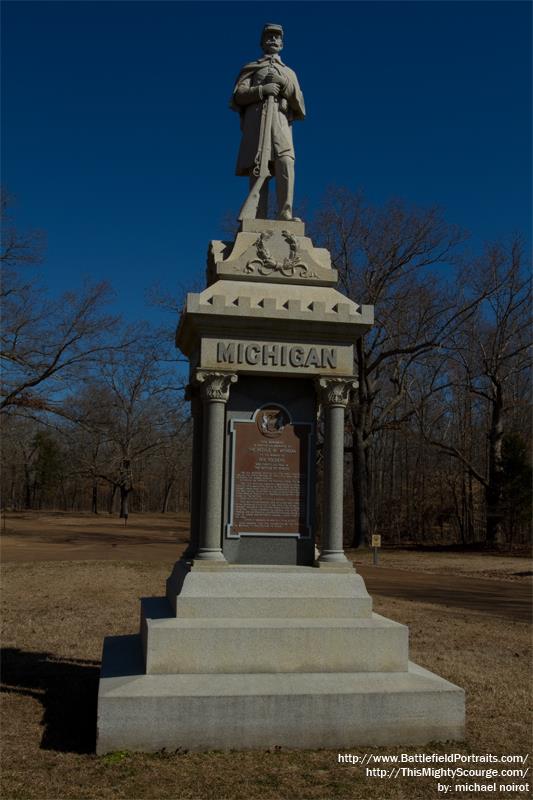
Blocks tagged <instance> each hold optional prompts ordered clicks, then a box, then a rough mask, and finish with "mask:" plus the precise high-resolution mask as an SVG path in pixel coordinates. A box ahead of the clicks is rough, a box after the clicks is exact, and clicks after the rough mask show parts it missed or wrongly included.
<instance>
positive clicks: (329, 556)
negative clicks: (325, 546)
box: [318, 550, 350, 566]
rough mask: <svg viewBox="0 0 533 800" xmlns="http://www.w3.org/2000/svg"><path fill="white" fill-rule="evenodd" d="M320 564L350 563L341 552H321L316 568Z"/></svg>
mask: <svg viewBox="0 0 533 800" xmlns="http://www.w3.org/2000/svg"><path fill="white" fill-rule="evenodd" d="M321 564H350V561H348V559H347V558H346V556H345V555H344V551H343V550H322V552H321V553H320V558H319V559H318V566H320V565H321Z"/></svg>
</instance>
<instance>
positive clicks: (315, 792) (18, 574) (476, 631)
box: [0, 515, 533, 800]
mask: <svg viewBox="0 0 533 800" xmlns="http://www.w3.org/2000/svg"><path fill="white" fill-rule="evenodd" d="M20 522H22V523H23V524H22V526H21V527H17V526H19V524H20ZM177 523H180V525H181V526H182V527H181V529H180V531H179V532H178V537H179V539H180V543H181V546H183V540H184V538H185V529H186V520H185V519H184V518H182V519H181V520H178V519H176V517H175V516H174V515H172V516H170V517H168V518H162V517H153V518H130V522H129V525H128V528H127V530H126V531H125V532H124V529H123V528H122V527H121V523H120V522H118V521H117V520H109V518H102V519H101V520H98V521H93V519H92V518H90V517H85V516H78V517H76V518H74V519H73V518H68V517H67V518H65V517H64V516H62V515H60V516H52V515H46V516H45V518H41V519H39V518H37V519H36V518H35V516H34V515H30V517H29V518H26V519H25V520H21V519H20V518H19V519H17V520H16V521H15V522H13V520H12V519H11V518H8V519H7V520H6V534H5V536H4V535H3V536H2V541H3V542H4V543H5V544H4V549H3V553H4V556H3V557H4V565H3V590H2V603H3V607H2V622H3V643H4V648H5V651H4V657H3V686H2V688H3V690H4V692H5V694H4V695H3V697H4V702H3V703H2V728H1V731H2V762H3V770H2V785H1V792H0V793H1V796H2V797H4V798H6V800H30V798H39V799H41V798H42V799H43V800H44V798H47V800H55V799H56V798H73V799H75V800H81V798H84V799H85V798H91V799H92V798H94V800H97V799H99V798H109V799H110V800H111V799H112V800H115V798H116V799H117V800H118V799H119V798H125V799H126V800H136V798H154V799H155V798H173V799H175V800H225V799H227V800H249V799H251V798H254V799H255V798H260V799H261V800H274V799H275V800H292V798H294V800H329V798H332V799H333V798H346V800H348V799H350V800H359V799H361V800H374V798H375V800H386V799H387V798H394V799H395V800H396V799H398V800H403V798H408V797H409V798H414V799H415V800H418V799H420V800H431V799H432V798H436V797H438V796H442V795H438V793H437V781H436V779H433V778H425V777H424V778H422V777H417V778H413V777H403V778H398V779H394V780H390V781H388V780H384V779H379V778H377V777H369V776H368V777H367V776H366V775H365V770H364V767H360V766H357V765H352V764H339V763H338V762H337V752H336V751H304V752H299V751H297V750H291V751H289V750H274V751H272V752H268V751H264V752H263V751H262V752H250V753H229V754H225V753H207V754H191V753H181V754H172V753H170V754H166V753H160V754H156V755H144V754H128V753H117V754H112V755H110V756H104V757H96V756H95V755H94V737H95V711H96V691H97V684H98V670H99V659H100V654H101V646H102V640H103V637H104V636H106V635H112V634H125V633H133V632H135V631H136V628H137V624H138V614H139V597H141V596H143V595H151V594H162V591H163V586H164V580H165V578H166V576H167V575H168V572H169V570H170V566H171V564H172V562H173V561H174V559H175V558H176V553H177V552H178V551H179V549H180V547H177V546H176V543H175V533H174V531H175V530H176V524H177ZM124 535H125V536H126V537H127V540H125V539H124V538H123V536H124ZM173 537H174V538H173ZM155 540H157V542H156V541H155ZM60 554H62V555H63V559H62V560H61V559H60V558H59V555H60ZM46 555H48V560H43V558H44V557H45V556H46ZM98 555H99V559H100V560H92V559H94V558H96V556H98ZM436 555H437V557H436V558H435V560H434V562H433V564H431V563H430V562H429V561H427V562H426V564H425V567H426V568H429V567H431V571H432V572H433V573H437V575H435V574H433V575H431V574H430V573H425V574H424V575H423V576H421V575H420V574H419V573H418V572H414V571H409V570H404V569H398V568H397V564H395V565H394V567H395V568H394V569H391V570H390V572H391V573H394V582H395V584H396V585H397V586H398V585H400V584H402V583H403V585H404V586H407V587H409V586H411V587H412V586H413V578H414V576H415V575H417V576H418V577H424V578H425V579H429V580H430V581H431V582H432V584H433V585H435V584H437V585H439V584H440V585H443V586H448V587H449V586H450V579H451V578H452V577H454V578H457V579H458V580H462V581H465V578H464V577H460V576H453V573H452V572H451V571H450V565H449V563H448V562H446V563H445V562H444V561H441V560H440V558H439V556H440V555H441V554H436ZM358 558H359V554H358ZM386 558H388V554H383V559H382V560H383V562H385V559H386ZM408 558H409V562H408V563H409V564H411V565H414V564H416V558H417V555H416V554H413V553H410V554H408ZM469 558H470V556H463V560H468V559H469ZM474 558H475V559H478V558H479V557H478V556H475V557H474ZM489 558H491V557H489ZM495 558H496V561H494V562H491V564H490V567H489V572H492V571H493V570H496V572H498V557H495ZM499 560H500V561H502V562H503V561H504V559H499ZM519 566H521V568H522V569H517V570H515V571H528V570H529V569H530V568H531V564H530V562H528V561H526V560H520V564H519ZM474 567H475V564H473V566H472V569H473V571H474V573H475V574H479V572H480V571H481V573H482V574H483V570H484V569H486V567H482V569H481V570H479V569H475V568H474ZM513 569H514V567H513ZM385 570H387V572H388V571H389V568H388V566H387V567H383V569H382V568H379V569H374V570H373V569H368V568H366V569H365V568H364V567H363V569H362V570H361V571H364V572H365V575H367V576H368V585H369V588H371V585H372V583H374V586H378V583H377V581H378V580H383V575H384V573H385ZM438 575H440V577H438ZM380 576H381V577H380ZM466 580H468V579H466ZM476 580H477V581H479V582H480V583H482V584H484V585H485V584H486V585H488V586H489V587H490V586H492V587H493V592H495V593H496V595H497V596H499V595H500V594H501V592H502V591H503V588H502V587H504V586H505V587H507V588H508V589H509V590H515V591H516V590H518V589H521V587H524V588H525V589H526V591H527V586H528V585H530V584H529V583H528V579H527V578H522V579H519V580H517V581H510V582H509V581H503V580H501V579H498V580H495V579H485V580H482V579H481V578H478V579H476ZM417 586H418V587H419V588H420V585H419V584H417ZM371 591H372V589H371ZM382 591H383V592H385V591H386V587H385V589H382ZM374 592H375V590H374ZM463 595H464V596H463V600H462V602H464V604H465V606H470V605H471V601H470V600H468V596H467V594H466V591H465V587H463ZM407 596H412V594H411V595H407ZM427 599H428V598H427V596H424V595H422V596H420V597H418V598H417V599H416V601H413V600H407V599H400V598H395V597H385V596H382V595H380V594H379V593H374V605H375V608H376V610H377V611H378V612H379V613H381V614H384V615H385V616H389V617H391V618H392V619H396V620H398V621H400V622H404V623H407V624H409V628H410V637H411V655H412V658H413V660H415V661H417V662H418V663H420V664H422V665H423V666H425V667H427V668H429V669H432V670H434V671H436V672H438V673H439V674H441V675H442V676H443V677H445V678H447V679H449V680H451V681H453V682H454V683H457V684H459V685H461V686H463V687H465V689H466V697H467V740H466V742H465V743H464V744H453V743H446V744H435V745H430V746H428V747H425V748H367V749H366V751H367V752H371V753H374V754H395V753H401V752H408V753H420V752H426V753H432V752H439V753H453V752H459V753H477V754H482V753H494V754H495V755H497V756H499V755H501V754H508V753H511V754H514V753H519V754H524V755H525V753H527V752H528V751H529V752H530V751H531V744H532V742H531V720H532V718H533V713H532V712H533V709H532V707H531V693H530V678H531V660H530V659H531V636H530V633H531V628H530V625H528V624H527V623H526V622H525V621H522V620H521V619H519V618H518V616H517V615H509V616H507V618H505V619H503V618H500V616H499V615H498V614H499V608H501V602H500V601H501V597H500V599H499V600H497V601H496V602H495V603H494V605H495V607H494V608H492V610H489V611H487V609H485V611H484V612H483V613H472V611H471V610H467V609H466V608H464V607H463V608H461V607H459V606H457V605H453V604H452V603H451V602H447V604H442V602H441V601H442V597H440V600H439V601H438V602H439V604H428V603H427V602H423V601H426V600H427ZM447 600H448V601H449V596H448V598H447ZM476 602H478V600H476ZM498 603H500V606H498ZM351 752H352V753H354V754H360V755H362V754H363V753H364V752H365V751H364V750H361V749H353V750H352V751H351ZM532 756H533V754H532ZM532 756H530V760H531V757H532ZM496 766H497V767H500V768H501V766H502V765H501V764H497V765H496ZM478 780H480V779H478ZM497 780H498V782H499V779H497ZM505 780H506V782H509V783H510V782H511V781H512V779H505ZM525 780H526V781H527V780H528V779H527V778H526V779H525ZM442 782H445V783H452V784H453V783H454V781H453V779H448V778H446V779H442ZM482 782H485V783H486V782H488V781H486V780H482ZM517 782H518V781H517ZM531 783H532V781H531V779H530V778H529V784H530V786H531ZM449 796H453V797H454V798H457V797H460V798H461V799H463V798H477V800H479V797H480V796H486V793H482V794H479V793H476V794H474V793H470V792H464V793H460V794H457V793H452V792H450V793H449ZM491 796H496V797H505V798H518V797H525V796H527V795H526V794H525V793H521V792H517V791H511V792H507V793H499V792H496V793H491Z"/></svg>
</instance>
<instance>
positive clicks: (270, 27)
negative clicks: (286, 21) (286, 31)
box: [261, 22, 283, 41]
mask: <svg viewBox="0 0 533 800" xmlns="http://www.w3.org/2000/svg"><path fill="white" fill-rule="evenodd" d="M270 31H275V33H279V35H280V36H281V38H282V39H283V28H282V27H281V25H276V23H275V22H267V24H266V25H265V26H264V28H263V32H262V33H261V41H263V37H264V36H266V34H267V33H269V32H270Z"/></svg>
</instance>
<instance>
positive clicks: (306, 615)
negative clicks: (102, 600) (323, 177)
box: [97, 25, 464, 753]
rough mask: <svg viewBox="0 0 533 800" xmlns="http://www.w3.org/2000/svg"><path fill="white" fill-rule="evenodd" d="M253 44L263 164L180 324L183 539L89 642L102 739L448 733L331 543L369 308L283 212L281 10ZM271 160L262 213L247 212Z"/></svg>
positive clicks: (159, 741) (143, 744) (105, 746)
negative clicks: (149, 586) (187, 470)
mask: <svg viewBox="0 0 533 800" xmlns="http://www.w3.org/2000/svg"><path fill="white" fill-rule="evenodd" d="M261 41H262V44H263V49H264V51H265V57H264V58H263V59H259V60H258V61H257V62H252V63H251V64H249V65H246V67H244V69H243V70H242V71H241V73H240V75H239V78H238V80H237V83H236V87H235V92H234V102H236V103H237V105H238V104H239V102H240V101H243V98H244V97H246V109H247V111H246V113H250V110H251V111H252V113H253V114H255V115H256V119H259V118H260V124H259V128H260V131H259V133H258V136H257V140H256V146H257V148H258V150H257V153H256V157H255V159H254V160H253V162H252V164H254V163H255V165H259V166H260V167H261V162H262V161H263V162H264V161H265V155H264V153H265V150H264V148H265V146H266V148H267V150H268V152H267V156H266V158H267V160H266V167H265V164H264V163H263V165H262V168H263V173H264V174H263V175H261V168H258V169H257V171H256V174H253V169H254V167H253V165H252V164H248V170H249V172H250V174H251V181H250V195H249V196H248V198H247V200H246V201H245V204H244V206H243V210H241V214H240V230H239V232H238V233H237V235H236V237H235V240H234V241H231V242H221V241H213V242H211V245H210V247H209V252H208V260H207V281H206V283H207V287H206V288H205V289H204V291H202V292H200V293H199V294H189V295H188V298H187V303H186V307H185V310H184V312H183V314H182V317H181V320H180V323H179V327H178V330H177V334H176V344H177V346H178V348H179V349H180V350H181V351H182V352H183V353H184V354H185V355H186V356H187V357H188V359H189V363H190V381H189V386H188V398H189V400H190V402H191V409H192V416H193V420H194V434H193V460H192V493H191V539H190V545H189V547H188V549H187V551H186V552H185V554H184V555H183V557H182V558H181V559H180V560H179V561H178V562H177V563H176V565H175V567H174V569H173V571H172V574H171V575H170V577H169V579H168V581H167V587H166V597H163V598H144V599H143V600H142V602H141V626H140V633H139V634H138V635H135V636H121V637H108V638H107V639H106V640H105V642H104V652H103V659H102V672H101V679H100V690H99V698H98V739H97V752H98V753H105V752H109V751H113V750H143V751H155V750H159V749H162V748H166V749H173V750H175V749H177V748H183V749H187V750H195V749H196V750H210V749H232V748H237V749H244V748H266V747H272V746H276V745H281V746H284V747H289V748H290V747H299V748H302V747H303V748H312V749H315V748H324V747H332V748H343V749H345V748H348V747H350V746H355V745H390V744H404V745H408V744H424V743H426V742H429V741H433V740H447V739H460V738H462V736H463V729H464V693H463V691H462V689H460V688H458V687H457V686H454V685H453V684H451V683H448V682H447V681H445V680H443V679H442V678H440V677H438V676H437V675H434V674H432V673H430V672H428V671H427V670H425V669H423V668H421V667H419V666H417V665H415V664H413V663H411V662H410V661H409V659H408V630H407V628H406V626H404V625H400V624H398V623H396V622H393V621H391V620H388V619H385V618H384V617H381V616H379V615H378V614H375V613H373V612H372V601H371V598H370V597H369V595H368V593H367V591H366V587H365V584H364V582H363V580H362V578H361V576H360V575H358V574H357V573H356V571H355V569H354V567H353V565H352V564H351V563H350V562H349V561H348V559H347V558H346V556H345V554H344V550H343V526H342V512H343V463H344V412H345V408H346V406H347V404H348V403H349V402H350V394H351V392H352V390H353V389H354V388H355V387H356V386H357V383H356V378H355V376H354V373H353V370H354V345H355V342H356V340H357V339H358V338H359V337H360V336H362V335H364V333H365V332H366V331H367V330H368V329H369V328H370V327H371V325H372V322H373V309H372V307H369V306H360V305H358V304H356V303H354V302H353V301H351V300H349V299H348V298H346V297H345V296H344V295H342V294H340V293H339V292H338V291H337V289H336V288H335V287H336V284H337V273H336V271H335V270H334V269H332V267H331V259H330V255H329V253H328V252H327V251H326V250H324V249H321V248H317V247H315V246H314V245H313V243H312V241H311V240H310V239H309V237H307V236H306V235H305V226H304V223H303V222H302V221H300V220H297V219H294V218H293V214H292V186H293V178H294V151H293V150H292V149H291V152H290V153H287V151H286V149H285V151H284V152H282V151H283V148H281V150H280V149H279V147H278V146H279V142H280V141H281V142H282V144H283V142H285V143H286V141H287V137H285V139H283V137H281V136H278V133H279V132H278V133H276V131H275V128H276V126H278V127H279V128H280V129H282V132H283V130H285V128H287V129H289V123H290V117H291V113H290V109H291V108H292V109H293V113H294V111H295V109H296V110H297V109H300V116H303V97H302V95H301V91H300V89H299V87H298V82H297V80H296V76H295V75H294V73H293V72H292V71H290V70H288V68H286V67H285V66H284V65H283V64H282V63H281V61H280V60H279V57H277V53H278V52H279V49H280V47H281V43H282V31H281V28H280V26H275V25H268V26H265V29H264V32H263V36H262V40H261ZM269 48H270V49H269ZM272 51H274V52H272ZM272 56H276V58H275V59H274V60H273V62H271V58H272ZM273 73H274V74H275V75H276V76H277V77H278V78H279V82H278V80H277V79H276V80H275V79H274V78H273ZM272 85H274V86H276V87H280V88H279V91H277V90H276V89H272V90H271V89H266V87H267V86H270V87H271V86H272ZM270 98H274V99H275V100H277V101H278V102H277V104H276V105H277V109H276V111H275V114H276V115H277V117H278V119H277V122H273V120H274V118H275V114H274V111H273V108H272V101H271V99H270ZM283 99H285V100H287V103H286V104H283V103H281V100H283ZM252 101H254V102H252ZM291 104H292V105H291ZM269 105H270V107H268V106H269ZM252 106H257V108H255V110H254V109H253V108H252ZM283 109H285V110H283ZM283 115H285V122H283V120H282V119H281V118H282V116H283ZM285 133H286V130H285ZM254 141H255V140H254ZM265 142H267V144H266V145H265ZM290 143H291V148H292V139H291V140H290ZM254 146H255V145H254ZM278 161H282V162H283V161H284V162H285V165H284V167H283V170H282V171H281V172H280V171H279V170H278V167H277V162H278ZM287 161H290V162H291V164H290V165H289V167H287V163H286V162H287ZM267 167H268V175H267V173H266V168H267ZM280 169H281V168H280ZM271 173H272V174H275V176H276V179H277V180H278V179H279V178H280V177H281V180H280V181H279V186H278V201H279V211H278V216H279V219H276V220H270V219H266V218H264V216H263V217H261V216H260V214H261V213H265V209H266V203H265V195H264V188H263V187H264V186H265V185H267V183H268V179H269V176H270V174H271ZM288 173H290V176H291V180H290V181H289V182H287V181H286V180H285V176H286V174H288ZM263 179H264V180H263ZM254 192H255V195H254ZM258 215H259V216H258ZM319 416H322V417H323V420H324V426H323V430H324V442H323V456H324V457H323V499H322V500H323V502H322V507H323V513H322V528H321V531H320V551H319V553H318V554H317V552H316V545H315V538H316V536H317V533H318V532H317V525H316V515H315V485H316V483H315V461H316V458H315V456H316V443H317V442H316V439H317V424H318V423H317V420H318V418H319Z"/></svg>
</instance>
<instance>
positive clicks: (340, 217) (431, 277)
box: [314, 190, 475, 546]
mask: <svg viewBox="0 0 533 800" xmlns="http://www.w3.org/2000/svg"><path fill="white" fill-rule="evenodd" d="M314 230H315V235H316V237H317V239H319V240H320V242H321V243H322V244H323V245H324V246H325V247H327V248H328V249H329V250H330V252H331V255H332V263H333V266H334V267H335V268H336V269H337V270H338V271H339V285H340V288H341V289H342V290H343V291H344V292H345V293H346V294H347V295H348V296H349V297H350V298H351V299H353V300H355V301H357V302H361V303H369V304H373V305H374V306H375V310H376V322H375V325H374V327H373V329H372V330H371V331H370V332H369V333H368V334H367V336H366V337H365V338H364V339H359V340H358V341H357V343H356V374H357V377H358V382H359V386H358V389H357V393H356V397H355V400H354V402H353V403H352V405H351V406H350V408H349V412H348V414H349V430H350V433H351V444H350V446H349V452H350V455H351V460H352V489H353V500H354V542H353V544H354V546H358V545H359V544H361V543H362V542H363V541H364V540H365V539H366V540H367V539H368V537H369V534H370V520H369V503H368V500H369V492H370V488H369V477H370V469H369V447H370V444H371V442H372V440H373V438H374V437H375V436H376V434H377V433H378V432H379V431H381V430H384V429H387V428H391V427H399V426H401V425H402V423H403V422H404V421H405V420H406V419H407V418H409V417H410V416H411V415H412V414H413V409H412V408H411V407H410V405H409V404H406V403H405V402H404V401H405V400H406V398H407V397H408V386H409V381H410V375H411V373H412V371H413V369H414V368H415V366H416V364H417V363H419V362H420V360H421V359H422V358H423V357H424V356H425V354H427V353H429V352H431V351H432V350H433V349H434V348H437V347H439V346H440V344H441V342H442V340H443V337H444V336H445V335H446V334H447V333H448V332H449V331H451V330H452V329H453V328H454V326H455V325H456V324H457V323H458V320H459V319H461V318H464V317H465V316H468V314H469V313H471V311H472V308H473V307H475V303H472V301H471V300H469V299H468V298H466V297H465V298H464V299H462V300H461V302H459V304H458V303H457V295H455V296H453V297H452V296H451V293H450V292H446V291H445V289H444V287H443V283H442V281H441V280H439V279H438V277H437V276H436V274H435V269H436V268H438V267H439V266H446V265H447V266H448V267H449V265H450V264H451V262H452V259H453V256H454V255H455V252H456V248H457V247H458V245H459V244H460V243H461V242H462V241H463V239H464V235H463V233H462V232H461V231H460V230H459V229H458V228H456V227H454V226H451V225H449V224H448V223H447V222H446V221H445V220H444V219H443V217H442V214H441V212H440V211H439V210H438V209H436V208H430V209H416V208H408V207H407V206H406V205H405V204H404V203H403V202H401V201H399V200H395V201H392V202H390V203H388V204H387V205H386V206H385V207H384V208H382V209H380V208H374V207H372V206H370V205H369V204H367V203H366V201H365V200H364V198H363V196H362V195H360V194H359V195H353V194H350V193H349V192H348V191H347V190H332V191H331V192H330V194H329V196H328V197H327V199H326V202H325V204H324V207H323V208H322V210H321V211H320V213H319V214H318V216H317V219H316V221H315V225H314ZM400 412H401V413H400Z"/></svg>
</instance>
